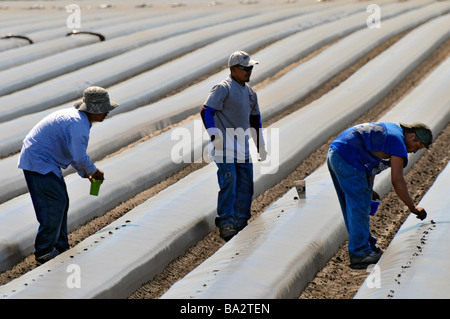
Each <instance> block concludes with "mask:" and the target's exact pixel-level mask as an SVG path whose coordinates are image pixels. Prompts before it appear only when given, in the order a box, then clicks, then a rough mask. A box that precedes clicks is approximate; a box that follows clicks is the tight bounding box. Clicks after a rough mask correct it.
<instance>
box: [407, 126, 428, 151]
mask: <svg viewBox="0 0 450 319" xmlns="http://www.w3.org/2000/svg"><path fill="white" fill-rule="evenodd" d="M400 126H401V127H402V128H403V129H405V128H407V129H411V130H413V131H414V133H416V135H417V137H418V138H419V140H420V141H421V142H422V144H423V145H425V147H426V148H428V147H430V145H431V143H432V142H433V133H432V132H431V130H430V128H429V127H428V126H427V125H426V124H424V123H421V122H414V123H412V124H405V123H400Z"/></svg>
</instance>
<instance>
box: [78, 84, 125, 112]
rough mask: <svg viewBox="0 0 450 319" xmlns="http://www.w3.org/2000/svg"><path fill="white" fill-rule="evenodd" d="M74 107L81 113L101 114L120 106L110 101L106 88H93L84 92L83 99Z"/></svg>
mask: <svg viewBox="0 0 450 319" xmlns="http://www.w3.org/2000/svg"><path fill="white" fill-rule="evenodd" d="M74 106H75V108H76V109H77V110H79V111H84V112H87V113H93V114H100V113H107V112H110V111H112V110H114V109H115V108H116V107H118V106H119V104H117V103H116V102H113V101H110V100H109V94H108V92H107V91H106V90H105V89H104V88H101V87H99V86H91V87H88V88H87V89H86V90H84V92H83V99H82V100H80V101H77V102H75V103H74Z"/></svg>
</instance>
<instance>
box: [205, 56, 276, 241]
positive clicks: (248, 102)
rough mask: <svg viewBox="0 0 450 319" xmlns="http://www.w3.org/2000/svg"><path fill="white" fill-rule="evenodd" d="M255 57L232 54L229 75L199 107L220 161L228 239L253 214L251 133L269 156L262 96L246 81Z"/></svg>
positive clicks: (223, 228)
mask: <svg viewBox="0 0 450 319" xmlns="http://www.w3.org/2000/svg"><path fill="white" fill-rule="evenodd" d="M257 63H258V62H257V61H254V60H252V59H251V58H250V56H249V55H248V54H247V53H246V52H243V51H237V52H234V53H233V54H231V56H230V57H229V59H228V67H229V68H230V75H229V76H228V77H227V78H226V79H224V80H223V81H222V82H220V83H218V84H216V85H215V86H214V87H213V88H212V89H211V92H210V94H209V96H208V97H207V99H206V101H205V103H204V106H203V109H202V111H201V116H202V120H203V123H204V125H205V128H206V129H207V131H208V133H209V135H210V137H211V141H212V143H213V145H214V150H213V156H214V161H215V163H216V164H217V167H218V171H217V177H218V182H219V187H220V191H219V194H218V204H217V217H216V220H215V223H216V226H217V227H218V228H219V231H220V236H221V237H222V238H223V239H225V240H229V239H231V238H232V237H233V236H234V235H235V234H237V233H238V232H239V231H240V230H242V229H243V228H244V227H245V226H246V225H247V222H248V220H249V219H250V217H251V203H252V198H253V164H252V160H251V157H250V152H249V139H250V137H252V138H253V140H254V142H255V144H256V146H257V149H258V152H259V156H260V159H261V160H265V159H266V157H267V152H266V148H265V143H264V139H263V136H262V126H261V114H260V111H259V105H258V98H257V95H256V92H255V91H254V90H253V89H252V88H251V86H249V85H248V84H247V82H249V81H250V76H251V73H252V69H253V66H254V65H255V64H257Z"/></svg>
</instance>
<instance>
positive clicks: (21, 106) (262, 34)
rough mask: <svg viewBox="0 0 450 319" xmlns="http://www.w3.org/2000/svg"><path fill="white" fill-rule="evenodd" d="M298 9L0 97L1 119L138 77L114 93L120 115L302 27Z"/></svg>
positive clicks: (134, 52)
mask: <svg viewBox="0 0 450 319" xmlns="http://www.w3.org/2000/svg"><path fill="white" fill-rule="evenodd" d="M297 10H298V11H297V16H294V17H290V18H288V19H286V20H284V21H280V19H281V18H282V17H281V16H278V14H277V12H274V13H272V15H273V16H275V18H270V16H268V17H267V18H266V23H267V24H266V25H264V26H263V27H260V28H257V29H254V30H247V31H242V32H239V33H237V34H234V35H231V36H228V37H226V38H224V39H222V40H219V41H216V42H214V43H211V44H209V45H205V43H203V45H205V46H204V47H202V48H200V49H198V47H199V44H198V43H197V44H196V45H192V44H191V42H188V43H187V44H186V46H181V45H180V43H183V42H184V41H182V38H179V39H178V41H179V42H178V44H175V43H173V42H171V41H168V42H164V43H163V44H162V48H161V46H160V47H159V49H160V50H161V49H164V51H163V52H161V53H159V54H156V56H155V52H158V51H155V49H156V48H155V46H154V45H152V44H149V45H146V46H144V47H142V48H139V49H136V50H132V51H130V52H127V53H124V54H121V55H119V56H116V57H113V58H110V59H108V60H106V61H102V62H99V63H96V64H94V65H92V66H89V67H85V68H83V69H81V70H79V71H75V72H72V73H70V74H67V75H63V76H60V77H57V78H55V79H52V80H49V81H46V82H44V83H41V84H38V85H35V86H33V87H31V88H28V89H24V90H21V91H19V92H17V93H12V94H9V95H6V96H4V97H0V122H3V121H7V120H11V119H14V118H15V117H19V116H23V115H27V114H30V113H33V112H38V111H41V110H45V109H48V108H50V107H53V106H57V105H60V104H62V103H66V102H69V101H71V100H73V99H76V98H79V97H80V96H81V95H82V92H83V90H84V89H85V88H86V87H88V86H90V85H93V84H95V85H99V86H103V87H108V86H110V85H113V84H116V83H118V82H120V81H124V80H125V79H128V78H130V77H133V78H132V79H130V80H128V81H126V82H121V83H120V87H119V88H118V89H121V90H122V91H120V90H118V91H119V92H116V93H115V95H112V92H110V94H111V96H115V98H116V100H118V101H119V102H120V104H121V107H120V108H117V109H116V110H115V111H114V112H111V113H112V114H117V113H119V112H125V111H128V110H130V109H133V108H135V107H137V106H138V105H142V104H145V103H149V102H150V101H151V100H152V99H153V100H155V99H157V98H161V97H163V96H164V95H166V94H168V93H170V92H171V91H172V90H175V89H178V88H179V87H180V86H182V85H184V84H185V83H188V81H195V80H197V79H198V77H199V76H202V75H204V74H207V73H208V72H212V71H213V70H214V69H215V68H219V67H221V66H223V60H224V59H223V57H224V55H225V54H226V53H230V54H231V53H232V52H233V51H235V50H236V49H234V48H242V49H243V50H247V51H252V50H255V49H257V48H259V47H261V46H264V45H267V44H269V43H271V42H273V41H276V40H279V39H281V38H283V37H286V36H288V35H290V34H293V33H295V32H298V31H299V29H298V26H299V25H302V14H301V10H299V9H297ZM286 16H287V17H289V16H292V13H291V12H290V11H287V12H284V17H286ZM316 18H317V17H316ZM277 21H278V22H277ZM230 48H231V49H230ZM195 49H198V50H196V51H194V52H192V53H189V54H186V55H184V56H182V57H181V58H178V59H175V60H174V61H171V62H170V63H166V64H164V65H162V66H160V67H157V68H155V69H153V70H151V71H149V72H146V73H143V74H140V73H142V72H144V71H146V70H148V69H149V68H151V67H155V66H157V65H158V63H162V62H167V59H169V58H175V57H177V56H178V55H181V54H183V53H186V52H187V51H189V50H195ZM167 50H170V51H167ZM161 58H162V59H161ZM138 74H139V75H138ZM146 83H151V85H147V86H146V89H147V90H144V91H143V88H142V86H143V84H146ZM123 95H125V96H127V97H128V103H124V102H122V101H121V100H122V97H123Z"/></svg>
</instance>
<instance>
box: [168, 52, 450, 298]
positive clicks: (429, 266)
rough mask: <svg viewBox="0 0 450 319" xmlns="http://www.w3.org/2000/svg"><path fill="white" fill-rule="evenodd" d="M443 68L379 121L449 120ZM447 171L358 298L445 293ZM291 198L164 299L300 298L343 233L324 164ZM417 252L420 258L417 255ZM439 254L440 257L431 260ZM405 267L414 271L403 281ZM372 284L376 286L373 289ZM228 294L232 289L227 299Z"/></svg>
mask: <svg viewBox="0 0 450 319" xmlns="http://www.w3.org/2000/svg"><path fill="white" fill-rule="evenodd" d="M449 66H450V59H448V60H447V62H446V63H444V64H442V65H441V66H439V67H438V69H437V70H435V71H434V72H433V74H431V75H430V76H429V78H428V79H427V80H425V82H424V83H422V84H421V85H420V86H419V87H418V88H416V89H415V90H414V91H413V92H412V93H411V94H410V95H408V96H407V97H406V98H405V99H404V100H402V101H400V103H399V104H398V105H397V106H396V107H395V108H394V109H393V110H391V111H390V112H388V113H387V114H386V115H385V116H383V117H382V118H381V119H380V121H385V122H386V121H390V122H397V123H398V122H406V123H412V122H414V121H419V120H420V121H423V122H425V123H428V124H429V125H430V128H431V129H432V130H433V132H434V134H435V136H436V135H437V134H438V133H439V132H440V131H441V130H442V128H443V127H444V126H445V125H446V124H447V123H448V121H449V120H450V108H449V105H450V98H449V97H448V94H446V91H445V86H446V83H448V78H449V76H450V68H449ZM446 79H447V80H446ZM424 105H427V107H424ZM428 106H430V108H429V107H428ZM421 154H423V152H421V153H418V154H415V155H414V156H412V158H410V162H411V163H410V164H409V165H408V168H409V167H410V166H411V165H412V164H413V163H414V162H416V161H417V159H418V158H419V156H421ZM408 168H407V169H408ZM407 169H406V170H407ZM447 171H450V169H447ZM387 172H389V171H387ZM448 173H449V172H447V173H446V174H443V176H442V177H439V179H438V180H437V181H436V185H435V186H433V187H432V189H431V190H430V192H431V193H435V192H436V193H437V194H436V195H435V196H437V197H432V199H431V200H428V201H427V200H425V199H424V200H423V201H422V202H421V203H420V205H421V206H423V207H426V208H428V209H429V210H430V212H431V214H429V217H428V218H427V221H425V222H418V221H417V219H416V218H415V215H411V217H409V218H408V220H413V221H412V223H411V222H407V223H406V224H405V225H404V226H403V227H402V229H400V231H399V235H398V236H397V237H399V238H400V239H399V240H398V241H395V239H394V242H395V244H394V247H395V248H394V247H393V248H391V247H389V249H388V250H387V251H386V252H385V253H384V254H383V256H382V259H381V260H380V262H379V263H378V264H377V265H378V266H379V269H380V270H381V281H377V282H376V283H374V280H380V279H379V278H378V277H375V276H378V274H379V273H380V270H377V272H376V273H375V274H374V275H372V276H370V277H369V279H368V280H366V284H365V285H363V286H362V288H361V289H360V292H358V295H357V297H359V298H367V297H371V298H375V297H377V296H378V297H379V296H382V297H394V296H395V297H398V298H402V297H403V298H404V297H412V298H427V297H430V298H431V297H441V298H443V297H444V296H445V297H447V298H448V296H449V290H448V280H446V279H448V278H449V275H450V273H449V271H448V262H446V261H445V259H446V257H445V255H446V254H445V253H444V249H442V245H440V243H442V242H444V241H445V238H448V227H447V226H446V224H445V223H446V220H447V219H448V218H447V216H445V215H444V214H445V213H446V210H448V207H449V203H448V201H449V199H448V196H447V194H448ZM445 176H447V179H445ZM375 181H376V186H377V187H378V188H380V187H381V188H384V189H386V188H391V182H390V176H388V175H386V174H384V175H383V176H382V177H381V178H380V177H376V178H375ZM444 181H445V182H446V185H445V186H444V185H443V183H445V182H444ZM436 189H439V191H438V192H437V191H436ZM380 195H381V194H380ZM296 197H298V195H297V193H296V191H295V188H293V189H291V190H290V191H289V192H288V193H287V194H286V195H285V196H283V197H282V198H281V199H280V200H278V201H277V202H276V203H275V204H273V205H272V206H271V207H270V208H269V209H267V210H266V211H265V212H264V213H263V214H261V215H260V216H258V217H257V218H256V219H255V220H254V221H253V222H252V223H250V224H249V226H247V227H246V228H245V229H244V230H243V231H241V232H240V233H239V234H238V235H236V236H235V237H234V238H233V239H231V240H230V241H229V242H228V243H227V244H225V245H224V246H223V247H222V248H221V249H219V250H218V251H217V252H216V253H215V254H214V255H213V256H211V257H210V258H208V259H207V260H206V261H205V262H204V263H202V264H201V265H200V266H199V267H197V268H196V269H195V270H193V271H192V272H191V273H190V274H188V275H187V276H186V277H185V278H183V279H182V280H180V281H179V282H177V283H175V284H174V285H173V286H172V287H171V288H170V289H169V290H168V291H167V292H166V293H165V294H164V295H163V296H162V298H230V297H232V298H234V299H239V298H261V299H262V298H296V297H298V296H299V295H300V293H301V292H302V291H303V289H304V287H306V285H307V284H308V282H309V281H310V280H312V279H313V278H314V276H315V274H316V273H317V272H318V271H319V270H320V269H321V268H322V267H323V266H324V265H325V264H326V262H327V261H328V260H329V258H331V257H332V256H333V255H334V254H335V252H336V251H337V249H338V248H339V246H340V245H341V244H342V243H343V242H344V240H345V239H347V238H348V237H347V233H346V230H345V225H344V222H343V219H342V215H341V212H340V207H339V202H338V199H337V196H336V193H335V190H334V187H333V184H332V181H331V177H330V175H329V173H328V169H327V167H326V165H325V164H324V165H323V166H322V167H321V168H319V169H318V170H317V171H315V172H314V173H312V174H311V175H310V176H309V177H308V178H306V199H298V198H297V199H295V198H296ZM427 197H428V193H427ZM430 197H431V196H430ZM444 197H446V198H444ZM435 214H436V215H435ZM439 214H440V215H439ZM430 219H434V221H435V222H436V223H437V224H438V226H439V234H435V233H434V230H433V235H434V236H435V237H434V238H435V246H434V248H435V249H436V250H431V248H430V250H428V251H429V255H428V258H426V257H423V258H422V255H424V253H422V252H423V251H425V249H428V244H427V245H424V244H423V243H422V244H420V241H421V239H422V238H423V236H424V233H425V232H428V231H429V230H431V229H430V228H429V227H430ZM403 229H405V230H403ZM433 229H438V227H436V228H433ZM406 232H408V233H407V234H404V235H403V234H402V233H406ZM436 233H437V232H436ZM421 236H422V237H421ZM430 236H431V235H430ZM405 237H406V238H405ZM430 239H431V237H430ZM437 240H439V242H436V241H437ZM427 243H428V238H427ZM420 245H421V247H420V249H419V248H418V247H419V246H420ZM422 247H423V248H422ZM418 249H419V250H420V254H419V255H420V256H418V257H415V256H416V255H415V254H416V253H417V250H418ZM439 252H440V253H439ZM385 256H386V257H385ZM441 256H444V257H441ZM411 257H412V258H413V259H414V260H417V261H418V262H417V264H419V262H420V266H422V267H423V268H424V269H423V268H419V267H420V266H419V265H418V266H417V267H418V268H416V269H413V270H410V269H409V268H410V266H411V259H410V258H411ZM440 259H441V260H442V259H443V260H444V261H442V263H441V262H437V261H438V260H440ZM447 259H448V258H447ZM384 261H385V262H384ZM383 262H384V263H383ZM405 268H408V269H405ZM435 271H436V273H435ZM408 272H412V273H413V274H414V275H415V276H414V277H413V276H408V277H407V278H405V277H406V276H405V275H406V274H407V273H408ZM399 275H400V276H399ZM367 282H368V283H367ZM400 282H401V283H402V286H401V289H399V287H400V285H399V284H400ZM405 283H406V284H405ZM375 284H378V285H380V287H381V288H377V289H373V287H374V285H375ZM236 286H239V289H238V290H236V289H233V287H236ZM368 287H370V288H368ZM371 288H372V289H371ZM230 291H233V294H232V296H230V295H229V292H230ZM431 291H433V292H434V293H433V292H431Z"/></svg>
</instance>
